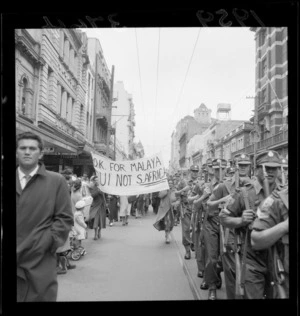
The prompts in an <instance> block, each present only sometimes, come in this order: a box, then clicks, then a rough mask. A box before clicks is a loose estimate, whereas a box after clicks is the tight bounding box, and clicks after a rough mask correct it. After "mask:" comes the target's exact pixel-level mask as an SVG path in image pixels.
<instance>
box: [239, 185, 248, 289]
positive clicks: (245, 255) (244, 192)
mask: <svg viewBox="0 0 300 316" xmlns="http://www.w3.org/2000/svg"><path fill="white" fill-rule="evenodd" d="M242 194H243V198H244V203H245V207H246V209H247V210H249V209H250V203H249V197H248V192H247V189H246V188H242ZM248 235H249V226H248V227H247V228H246V234H245V244H244V249H243V257H242V267H241V277H240V287H241V288H242V293H244V288H245V275H246V257H247V251H248V249H247V248H248ZM236 291H239V289H236Z"/></svg>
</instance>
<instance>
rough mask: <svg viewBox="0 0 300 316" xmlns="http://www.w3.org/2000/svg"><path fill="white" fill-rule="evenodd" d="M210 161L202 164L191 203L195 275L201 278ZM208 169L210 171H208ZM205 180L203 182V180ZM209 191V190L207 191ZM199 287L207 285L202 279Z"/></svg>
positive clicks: (203, 261) (210, 174) (211, 174)
mask: <svg viewBox="0 0 300 316" xmlns="http://www.w3.org/2000/svg"><path fill="white" fill-rule="evenodd" d="M211 167H212V163H211V159H208V160H207V163H206V164H203V166H202V178H203V180H201V181H202V182H200V183H199V186H200V194H199V195H198V196H196V197H195V199H194V201H193V204H194V208H195V216H196V218H195V241H194V242H195V254H196V262H197V267H198V273H197V276H198V277H199V278H203V276H204V269H205V258H206V256H205V247H204V235H203V221H204V214H205V211H204V202H203V201H204V200H207V199H208V197H209V195H210V193H207V190H206V191H205V188H206V187H208V185H209V180H211V179H212V178H213V173H212V172H211V169H212V168H211ZM209 170H210V172H209ZM204 181H205V182H204ZM209 192H210V191H209ZM201 289H203V290H205V289H208V287H207V285H206V284H205V282H204V281H203V282H202V284H201Z"/></svg>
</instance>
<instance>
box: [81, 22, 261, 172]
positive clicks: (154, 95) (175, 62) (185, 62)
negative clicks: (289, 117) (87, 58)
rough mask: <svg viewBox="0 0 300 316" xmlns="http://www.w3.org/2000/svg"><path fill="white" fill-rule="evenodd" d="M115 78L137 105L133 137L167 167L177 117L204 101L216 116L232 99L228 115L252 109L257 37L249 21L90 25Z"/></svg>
mask: <svg viewBox="0 0 300 316" xmlns="http://www.w3.org/2000/svg"><path fill="white" fill-rule="evenodd" d="M81 30H82V31H84V32H86V33H87V35H88V37H96V38H98V39H99V41H100V44H101V46H102V49H103V53H104V58H105V60H106V63H107V66H108V68H109V70H110V71H111V69H112V65H114V66H115V73H114V81H115V82H117V81H123V83H124V86H125V89H126V91H127V92H128V93H130V94H132V98H133V103H134V107H135V114H136V116H135V120H136V126H135V141H136V142H138V141H139V140H140V141H141V142H142V144H143V146H144V149H145V156H151V155H153V154H156V153H159V152H161V153H162V155H163V159H164V164H165V166H166V167H167V166H168V162H169V160H170V155H171V135H172V132H173V131H175V128H176V124H177V122H178V121H179V120H180V119H182V118H183V117H185V116H186V115H191V116H193V115H194V110H195V109H196V108H198V107H199V105H200V104H201V103H204V104H205V105H206V106H207V107H208V108H210V109H211V110H212V117H213V118H216V111H217V105H218V103H230V104H231V119H232V120H249V119H250V117H251V116H252V114H253V112H252V110H253V109H254V99H249V98H247V97H249V96H250V97H253V96H254V95H255V40H254V32H252V31H250V28H249V27H228V28H227V27H202V28H196V27H184V28H176V27H174V28H119V29H118V28H93V29H81Z"/></svg>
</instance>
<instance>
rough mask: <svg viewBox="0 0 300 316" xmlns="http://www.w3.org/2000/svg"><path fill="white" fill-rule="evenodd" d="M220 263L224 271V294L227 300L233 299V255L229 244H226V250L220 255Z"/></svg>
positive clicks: (232, 249) (231, 246) (232, 248)
mask: <svg viewBox="0 0 300 316" xmlns="http://www.w3.org/2000/svg"><path fill="white" fill-rule="evenodd" d="M222 265H223V271H224V281H225V289H226V296H227V299H229V300H234V299H235V298H236V297H235V275H236V274H235V271H236V270H235V256H234V247H233V245H231V244H228V245H227V246H226V252H224V253H223V255H222Z"/></svg>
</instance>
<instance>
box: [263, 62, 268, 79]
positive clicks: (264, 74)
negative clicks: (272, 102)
mask: <svg viewBox="0 0 300 316" xmlns="http://www.w3.org/2000/svg"><path fill="white" fill-rule="evenodd" d="M261 68H262V69H261V70H262V72H261V75H262V77H264V76H266V75H267V70H268V68H267V58H264V59H263V60H262V63H261Z"/></svg>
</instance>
